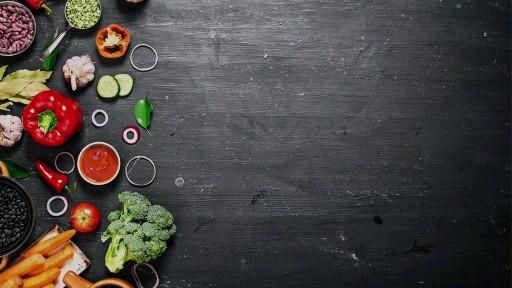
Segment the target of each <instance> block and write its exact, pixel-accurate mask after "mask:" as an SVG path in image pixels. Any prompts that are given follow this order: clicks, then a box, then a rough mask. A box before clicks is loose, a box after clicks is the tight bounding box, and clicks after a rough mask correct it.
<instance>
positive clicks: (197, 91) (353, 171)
mask: <svg viewBox="0 0 512 288" xmlns="http://www.w3.org/2000/svg"><path fill="white" fill-rule="evenodd" d="M122 3H123V2H122V1H113V0H112V1H103V6H104V9H103V18H102V23H101V25H106V24H108V23H110V22H118V23H121V24H123V25H125V26H126V27H127V28H128V29H130V31H131V32H132V34H133V44H137V43H141V42H144V43H149V44H151V45H153V46H154V47H155V48H156V49H157V50H158V52H159V56H160V62H159V65H158V67H157V68H156V69H155V70H154V71H151V72H148V73H139V72H134V71H133V70H132V68H131V67H130V65H129V62H128V61H127V59H125V60H123V61H121V62H120V63H106V62H104V61H102V60H100V59H99V57H98V55H97V54H96V52H95V49H94V40H93V37H94V35H95V34H94V33H92V34H78V33H73V34H72V35H71V36H70V37H68V38H67V39H66V40H65V45H64V47H63V54H62V57H61V58H60V61H59V63H58V66H57V72H56V73H55V75H54V77H53V78H52V80H51V81H50V83H49V85H50V87H52V88H54V89H57V90H61V91H67V93H68V94H72V93H70V91H69V90H67V88H65V85H64V83H63V76H62V72H61V66H62V64H63V62H64V59H66V58H68V57H71V56H73V55H78V54H82V53H89V54H91V55H92V56H93V57H94V59H95V61H96V62H97V66H96V67H97V71H98V73H97V76H99V75H102V74H105V73H117V72H127V71H128V72H130V73H132V74H133V75H134V76H135V78H136V86H135V91H134V93H133V94H132V95H131V96H130V97H129V98H127V99H119V100H118V101H115V102H109V103H106V102H102V101H100V100H98V99H97V97H96V93H95V84H94V85H91V86H89V87H88V88H87V89H85V90H83V91H82V92H80V93H77V94H76V98H77V99H78V100H79V101H80V102H81V103H82V104H83V108H84V111H85V118H84V119H85V124H86V125H85V128H84V129H83V131H82V133H81V135H80V136H78V137H76V138H74V139H73V140H72V141H71V142H70V143H69V144H68V145H66V147H63V148H59V149H41V147H40V146H37V145H36V144H34V143H33V142H32V141H31V139H29V137H26V136H25V137H24V139H23V143H22V144H21V145H19V146H17V147H16V148H14V149H11V150H5V149H3V150H2V152H1V154H2V157H10V158H13V159H16V160H18V161H20V162H22V163H23V164H25V165H31V163H33V161H34V160H35V159H37V158H43V159H45V160H51V159H52V158H53V156H54V155H55V154H56V153H58V152H59V151H62V150H71V151H73V152H74V153H77V152H78V151H79V150H80V148H81V147H82V146H84V145H85V144H87V143H89V142H91V141H96V140H103V141H106V142H109V143H112V144H114V145H115V146H116V147H117V148H118V149H119V151H120V153H121V155H122V158H123V160H124V161H127V160H128V159H129V157H131V156H133V155H136V154H145V155H148V156H150V157H153V158H154V159H155V160H156V162H157V166H158V177H157V179H156V182H155V183H154V184H153V185H151V186H150V187H148V188H144V189H135V188H133V187H131V186H130V185H129V184H128V183H127V182H126V180H125V179H124V178H123V177H120V178H119V181H117V182H116V183H115V184H113V185H111V186H108V187H105V188H94V187H91V186H88V185H86V184H85V183H83V182H80V186H81V187H80V192H79V193H77V194H73V195H68V196H69V198H70V199H71V202H72V203H75V202H78V201H81V200H87V201H91V202H93V203H95V204H97V205H98V206H99V207H100V209H101V211H102V213H104V214H106V213H107V212H108V211H109V210H111V209H114V208H115V207H116V206H117V203H116V201H115V198H116V194H117V193H118V192H120V191H123V190H126V189H134V190H138V191H141V192H144V193H145V194H146V195H147V196H148V197H149V198H150V199H152V200H153V201H158V202H160V203H161V204H163V205H165V206H166V207H168V208H170V209H171V210H172V211H173V212H174V213H175V215H176V218H177V225H178V235H177V237H176V238H175V240H174V241H173V242H172V244H170V247H171V248H170V249H169V250H168V252H167V253H166V254H165V256H163V257H162V258H161V260H159V261H158V262H157V264H158V267H159V270H160V271H161V273H162V278H163V284H162V287H241V286H244V287H509V283H510V282H509V280H510V229H509V228H510V183H509V180H510V162H509V158H510V122H509V118H510V92H511V91H510V86H511V85H510V60H511V59H510V47H511V45H510V35H511V34H510V32H511V31H510V26H511V25H510V24H511V23H510V16H511V15H510V2H509V1H501V0H499V1H496V2H495V1H462V0H461V1H452V0H440V1H438V0H433V1H400V0H395V1H352V0H350V1H349V0H345V1H341V0H323V1H322V0H319V1H301V0H298V1H283V0H269V1H249V0H241V1H220V0H204V1H189V0H177V1H164V0H148V1H147V3H146V4H144V5H141V6H139V7H135V8H133V7H125V6H123V5H122ZM51 5H52V6H53V7H54V8H55V10H56V11H55V12H56V13H55V15H53V16H52V17H51V18H49V17H47V16H45V15H43V14H38V15H37V21H38V37H37V42H36V44H35V47H33V48H32V49H31V50H30V51H29V53H26V54H24V55H23V56H21V57H17V58H16V59H1V62H2V63H6V62H10V63H13V62H16V64H15V65H12V66H11V67H10V71H12V70H13V69H17V68H36V67H38V65H39V64H38V60H37V54H38V53H37V51H39V50H40V49H41V48H42V46H43V43H44V41H45V38H46V37H47V35H49V34H50V33H52V32H53V31H54V30H55V28H56V27H61V28H63V27H64V22H63V17H62V8H63V2H60V1H51ZM148 55H149V54H148ZM265 55H266V56H265ZM148 62H149V59H148ZM146 93H149V97H150V99H151V101H153V103H154V105H155V114H154V125H153V127H152V128H151V133H152V135H151V136H149V135H147V134H143V139H142V140H141V142H139V143H138V144H137V145H135V146H126V145H124V144H123V143H122V142H121V139H120V132H121V130H122V128H123V127H124V126H125V125H131V124H133V123H134V121H133V120H132V107H133V105H134V103H135V102H136V101H137V100H138V99H139V98H141V97H143V96H144V95H145V94H146ZM97 108H103V109H105V110H107V111H108V112H109V113H110V117H111V120H110V122H109V124H108V126H107V127H106V128H103V129H97V128H94V127H93V126H92V125H91V124H90V114H91V113H92V111H93V110H94V109H97ZM180 176H181V177H183V179H184V182H185V184H184V186H183V187H181V188H179V187H177V186H176V185H175V179H176V178H177V177H180ZM23 184H24V185H25V186H26V187H27V188H28V189H29V190H30V191H31V193H32V195H33V197H34V199H35V200H36V203H37V214H38V215H39V218H38V219H37V229H36V231H35V233H36V234H38V233H40V232H42V231H43V230H45V229H46V228H48V227H49V226H50V225H51V224H53V223H55V222H57V223H61V224H62V225H63V226H66V225H67V224H66V222H67V221H66V217H61V218H56V219H55V218H51V217H49V216H48V215H47V213H46V209H45V207H44V206H45V203H46V200H47V199H48V198H49V197H50V196H51V195H52V193H51V192H50V191H49V190H48V189H47V188H46V187H44V186H43V185H42V184H41V183H40V181H39V180H38V179H37V177H33V178H31V179H29V180H26V181H23ZM375 216H378V217H375ZM103 220H105V219H104V218H103ZM105 224H106V223H105V221H103V223H102V225H101V226H102V228H103V227H104V226H105ZM77 242H78V243H79V244H80V246H81V247H82V248H83V249H84V251H85V252H86V254H87V255H89V257H90V258H91V260H92V261H93V263H94V265H93V266H92V267H91V268H90V269H89V270H88V272H87V273H86V274H85V275H86V276H87V277H89V278H93V279H98V278H100V277H102V276H104V275H106V274H107V273H106V271H105V269H104V268H103V252H104V249H105V246H104V245H102V244H100V242H99V233H97V234H95V235H91V236H83V235H80V236H78V237H77Z"/></svg>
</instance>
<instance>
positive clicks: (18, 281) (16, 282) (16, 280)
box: [0, 276, 23, 288]
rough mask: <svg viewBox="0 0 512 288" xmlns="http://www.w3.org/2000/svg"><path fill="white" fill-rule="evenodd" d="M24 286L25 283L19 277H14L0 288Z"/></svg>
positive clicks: (0, 285)
mask: <svg viewBox="0 0 512 288" xmlns="http://www.w3.org/2000/svg"><path fill="white" fill-rule="evenodd" d="M22 286H23V281H22V280H21V278H20V277H19V276H14V277H12V278H10V279H9V280H7V281H5V282H4V283H2V284H0V288H19V287H22Z"/></svg>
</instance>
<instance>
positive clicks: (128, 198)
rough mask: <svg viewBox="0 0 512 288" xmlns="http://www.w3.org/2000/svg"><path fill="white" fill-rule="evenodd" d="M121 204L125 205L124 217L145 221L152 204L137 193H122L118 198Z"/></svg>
mask: <svg viewBox="0 0 512 288" xmlns="http://www.w3.org/2000/svg"><path fill="white" fill-rule="evenodd" d="M117 199H118V200H119V203H121V204H122V205H123V212H122V215H123V216H124V217H127V218H133V219H135V220H144V218H146V214H147V213H148V208H149V206H150V205H151V203H150V202H149V201H148V199H146V197H144V196H142V194H139V193H137V192H128V191H125V192H122V193H121V194H119V195H118V196H117Z"/></svg>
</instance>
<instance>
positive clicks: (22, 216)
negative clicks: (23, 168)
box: [0, 177, 35, 256]
mask: <svg viewBox="0 0 512 288" xmlns="http://www.w3.org/2000/svg"><path fill="white" fill-rule="evenodd" d="M34 221H35V216H34V203H33V202H32V199H31V198H30V196H29V195H28V193H27V192H26V191H25V189H24V188H23V186H21V185H20V184H19V183H18V182H16V181H14V180H12V179H10V178H7V177H0V256H8V255H9V254H11V253H13V252H15V251H16V250H18V249H19V248H21V247H22V246H23V244H25V242H26V241H27V240H28V238H29V237H30V234H31V233H32V229H33V228H34Z"/></svg>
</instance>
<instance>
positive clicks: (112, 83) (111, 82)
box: [96, 75, 120, 99]
mask: <svg viewBox="0 0 512 288" xmlns="http://www.w3.org/2000/svg"><path fill="white" fill-rule="evenodd" d="M119 90H120V89H119V84H118V83H117V81H116V79H115V78H114V77H112V76H110V75H104V76H101V78H100V80H99V81H98V86H96V91H97V92H98V95H99V96H100V97H101V98H108V99H110V98H114V97H116V96H117V95H119Z"/></svg>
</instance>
